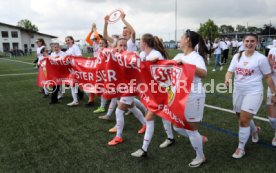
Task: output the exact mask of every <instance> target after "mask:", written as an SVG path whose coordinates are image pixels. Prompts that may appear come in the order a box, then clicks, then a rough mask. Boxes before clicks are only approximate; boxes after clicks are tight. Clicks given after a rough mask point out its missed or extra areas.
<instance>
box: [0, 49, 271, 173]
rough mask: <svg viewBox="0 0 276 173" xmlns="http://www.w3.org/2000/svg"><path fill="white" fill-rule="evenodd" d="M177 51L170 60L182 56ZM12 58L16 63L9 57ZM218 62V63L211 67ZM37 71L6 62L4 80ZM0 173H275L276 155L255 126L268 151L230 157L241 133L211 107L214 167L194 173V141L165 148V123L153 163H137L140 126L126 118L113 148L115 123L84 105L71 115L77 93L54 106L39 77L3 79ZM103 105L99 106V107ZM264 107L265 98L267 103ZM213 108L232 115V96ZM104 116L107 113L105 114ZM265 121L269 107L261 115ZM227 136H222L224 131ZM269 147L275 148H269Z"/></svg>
mask: <svg viewBox="0 0 276 173" xmlns="http://www.w3.org/2000/svg"><path fill="white" fill-rule="evenodd" d="M175 54H176V52H175V51H170V56H171V57H172V56H173V55H175ZM7 59H10V58H7ZM12 59H13V60H18V61H23V62H32V61H33V59H34V58H33V57H31V56H27V57H16V58H12ZM212 62H213V61H212ZM212 67H213V63H211V64H210V65H209V66H208V77H207V78H206V79H204V82H208V81H210V80H211V79H215V83H219V82H223V81H224V75H225V72H226V70H227V68H226V67H225V68H224V70H223V71H217V72H212ZM35 72H36V69H34V67H33V66H32V65H30V64H24V63H20V62H15V61H8V60H5V59H4V58H0V75H4V74H18V73H35ZM0 84H1V85H0V103H1V104H0V110H1V111H0V122H1V126H0V134H1V137H0V172H27V173H29V172H133V173H134V172H191V173H192V172H197V173H200V172H229V173H230V172H259V173H262V172H274V171H275V169H276V164H275V163H274V162H275V160H276V149H275V148H272V147H270V146H269V144H270V143H271V139H272V136H273V132H272V130H271V128H270V126H269V124H268V123H266V122H262V121H258V120H256V121H255V122H256V124H259V125H260V126H261V127H262V131H261V134H260V138H261V140H262V143H261V144H253V143H252V142H251V139H250V140H249V142H248V144H247V148H246V152H247V153H246V156H245V157H244V158H243V159H241V160H234V159H232V158H231V155H232V153H233V152H234V150H235V149H236V146H237V143H238V139H237V137H235V136H233V135H230V134H229V133H227V132H226V131H225V130H227V131H228V132H235V133H237V131H238V124H237V120H236V117H235V116H234V115H233V114H230V113H226V112H222V111H218V110H213V109H210V108H205V112H204V119H203V122H204V124H203V125H202V128H201V129H200V132H201V133H202V134H204V135H207V136H208V138H209V142H208V143H207V144H206V145H205V146H204V152H205V154H206V156H207V159H208V163H207V164H205V165H203V166H202V167H200V168H196V169H192V168H189V167H188V163H189V162H190V161H191V160H192V159H193V158H194V157H195V153H194V151H193V149H192V147H191V145H190V143H189V140H188V139H186V138H183V137H179V136H178V135H177V133H174V134H175V138H176V141H177V142H176V145H174V146H172V147H169V148H166V149H160V148H159V144H160V143H162V142H163V141H164V140H165V138H166V135H165V132H164V129H163V127H162V123H161V120H160V118H156V126H155V134H154V137H153V139H152V143H151V145H150V147H149V151H148V155H149V157H148V158H146V159H143V158H142V159H140V158H138V159H137V158H133V157H131V156H130V153H131V152H134V151H136V150H137V149H138V148H140V147H141V145H142V141H143V135H138V134H137V131H138V129H139V128H140V124H139V122H138V121H137V120H136V119H135V118H134V117H133V116H132V115H130V116H126V117H125V129H124V139H125V142H124V143H123V144H120V145H118V146H116V147H108V146H107V142H108V141H109V140H110V139H112V138H113V136H114V134H109V133H108V132H107V130H108V129H109V128H111V127H112V126H113V125H114V124H115V115H113V117H112V121H109V122H106V121H102V120H99V119H98V118H97V117H98V116H99V115H98V114H97V115H96V114H93V109H88V108H85V107H84V104H85V103H86V101H87V97H85V98H84V99H83V100H82V101H81V106H79V107H75V108H69V107H67V106H66V103H68V102H70V101H71V95H70V91H67V93H66V97H65V98H64V99H63V100H62V102H61V103H60V104H57V105H49V104H48V103H49V99H45V98H42V96H41V95H40V94H39V93H38V91H39V89H38V88H37V87H36V75H35V74H27V75H21V76H0ZM96 101H97V105H96V106H95V108H96V107H97V106H98V105H99V99H97V100H96ZM264 102H265V99H264ZM206 104H210V105H214V106H218V107H222V108H228V109H232V97H231V94H219V93H213V94H207V97H206ZM100 115H101V114H100ZM258 115H259V116H263V117H265V115H266V110H265V104H264V103H263V106H262V108H261V110H260V111H259V113H258ZM219 129H222V130H219ZM263 144H268V145H263Z"/></svg>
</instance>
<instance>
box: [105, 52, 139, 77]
mask: <svg viewBox="0 0 276 173" xmlns="http://www.w3.org/2000/svg"><path fill="white" fill-rule="evenodd" d="M102 53H103V55H104V56H105V62H109V61H110V60H113V61H114V62H117V63H118V64H119V65H120V66H122V67H125V68H132V69H136V70H138V71H139V72H140V71H141V69H140V67H141V59H140V58H137V57H136V56H135V55H126V54H125V55H122V54H121V53H119V52H116V53H115V54H114V52H113V50H110V49H107V50H104V51H103V52H102ZM128 60H130V62H128Z"/></svg>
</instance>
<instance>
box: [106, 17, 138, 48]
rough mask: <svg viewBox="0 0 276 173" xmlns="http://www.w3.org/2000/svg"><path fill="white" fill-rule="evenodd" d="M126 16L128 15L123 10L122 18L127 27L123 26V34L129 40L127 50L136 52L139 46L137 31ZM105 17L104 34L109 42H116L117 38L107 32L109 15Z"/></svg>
mask: <svg viewBox="0 0 276 173" xmlns="http://www.w3.org/2000/svg"><path fill="white" fill-rule="evenodd" d="M125 17H126V14H125V13H124V12H122V14H121V20H122V22H123V23H124V24H125V27H124V28H123V32H122V36H123V37H124V38H125V39H126V40H127V51H128V52H136V51H137V47H136V44H135V41H136V40H135V39H136V33H135V30H134V29H133V27H132V26H131V25H130V24H129V23H128V22H127V21H126V19H125ZM104 19H105V24H104V33H103V36H104V38H105V39H106V40H107V41H108V42H110V43H114V42H116V40H115V39H114V38H112V37H110V36H109V35H108V33H107V27H108V20H109V16H105V18H104Z"/></svg>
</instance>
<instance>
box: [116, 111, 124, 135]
mask: <svg viewBox="0 0 276 173" xmlns="http://www.w3.org/2000/svg"><path fill="white" fill-rule="evenodd" d="M124 113H125V111H123V110H121V109H119V108H117V109H116V127H117V134H116V136H117V137H120V138H121V137H122V134H123V129H124V125H125V119H124Z"/></svg>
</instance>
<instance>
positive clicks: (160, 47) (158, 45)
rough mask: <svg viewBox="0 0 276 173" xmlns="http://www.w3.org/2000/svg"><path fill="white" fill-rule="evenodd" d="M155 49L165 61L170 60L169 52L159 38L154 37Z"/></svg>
mask: <svg viewBox="0 0 276 173" xmlns="http://www.w3.org/2000/svg"><path fill="white" fill-rule="evenodd" d="M154 49H156V50H158V51H159V52H160V53H161V54H162V56H163V57H164V58H165V59H168V58H169V54H168V52H167V51H166V49H165V48H164V45H163V43H162V42H161V40H160V39H159V38H158V37H157V36H154Z"/></svg>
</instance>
